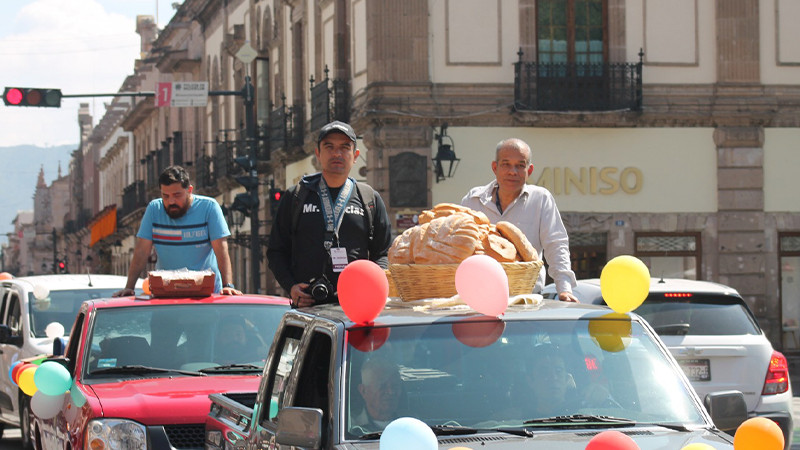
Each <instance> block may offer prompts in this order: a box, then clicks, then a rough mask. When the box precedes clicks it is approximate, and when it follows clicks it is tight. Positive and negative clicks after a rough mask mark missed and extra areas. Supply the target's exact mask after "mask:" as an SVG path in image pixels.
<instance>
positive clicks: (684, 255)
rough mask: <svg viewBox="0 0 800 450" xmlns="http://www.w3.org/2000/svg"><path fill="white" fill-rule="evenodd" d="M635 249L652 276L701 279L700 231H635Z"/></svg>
mask: <svg viewBox="0 0 800 450" xmlns="http://www.w3.org/2000/svg"><path fill="white" fill-rule="evenodd" d="M635 253H636V255H635V256H636V257H638V258H639V259H641V260H642V262H644V263H645V264H646V265H647V267H648V268H649V269H650V276H651V277H653V278H656V277H657V278H683V279H687V280H699V279H700V255H701V254H702V252H701V249H700V233H636V252H635Z"/></svg>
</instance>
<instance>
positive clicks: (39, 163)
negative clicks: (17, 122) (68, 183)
mask: <svg viewBox="0 0 800 450" xmlns="http://www.w3.org/2000/svg"><path fill="white" fill-rule="evenodd" d="M76 148H78V144H74V145H61V146H58V147H46V148H44V147H36V146H33V145H17V146H14V147H0V244H2V243H5V242H8V239H7V238H6V233H9V232H11V231H14V225H13V224H12V221H13V220H14V218H15V217H16V216H17V211H21V210H33V194H34V192H35V191H36V181H37V180H38V178H39V170H40V169H41V168H44V181H45V183H47V185H48V186H49V185H50V183H52V182H53V180H55V179H56V178H57V177H58V166H59V164H60V165H61V174H62V175H67V173H68V172H69V161H70V156H71V153H72V151H73V150H75V149H76Z"/></svg>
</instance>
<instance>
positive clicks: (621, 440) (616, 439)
mask: <svg viewBox="0 0 800 450" xmlns="http://www.w3.org/2000/svg"><path fill="white" fill-rule="evenodd" d="M586 450H639V446H638V445H636V441H634V440H633V439H631V437H630V436H628V435H627V434H623V433H620V432H619V431H616V430H607V431H603V432H602V433H598V434H597V435H596V436H595V437H593V438H592V439H591V440H590V441H589V443H588V444H586Z"/></svg>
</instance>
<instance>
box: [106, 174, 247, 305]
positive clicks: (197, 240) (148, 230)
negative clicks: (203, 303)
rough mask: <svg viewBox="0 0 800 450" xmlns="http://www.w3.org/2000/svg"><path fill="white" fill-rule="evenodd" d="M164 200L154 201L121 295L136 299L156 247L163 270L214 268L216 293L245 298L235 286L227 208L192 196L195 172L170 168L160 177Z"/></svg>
mask: <svg viewBox="0 0 800 450" xmlns="http://www.w3.org/2000/svg"><path fill="white" fill-rule="evenodd" d="M158 183H159V185H160V186H161V198H159V199H155V200H153V201H151V202H150V203H149V204H148V205H147V209H146V210H145V212H144V217H142V222H141V224H140V225H139V232H138V233H137V234H136V238H137V239H136V247H135V248H134V250H133V259H132V261H131V266H130V269H129V270H128V283H127V285H126V286H125V289H122V290H121V291H119V292H116V293H115V294H114V296H115V297H118V296H125V295H134V290H133V286H134V285H135V284H136V280H137V279H138V277H139V274H140V273H141V272H142V271H143V270H144V269H145V267H146V265H147V260H148V258H149V256H150V253H151V252H152V249H153V247H154V246H155V249H156V255H157V256H158V260H157V263H156V268H157V269H159V270H176V269H182V268H186V269H189V270H212V271H213V272H214V274H215V275H216V278H215V286H214V292H215V293H216V292H220V293H222V294H228V295H236V294H241V292H239V291H237V290H236V288H235V287H234V285H233V270H232V269H231V260H230V256H229V255H228V241H227V239H228V236H230V234H231V232H230V230H229V229H228V224H227V223H226V222H225V217H224V216H223V214H222V208H221V207H220V206H219V203H217V201H216V200H215V199H213V198H211V197H206V196H203V195H196V194H192V190H193V186H192V185H191V184H190V183H189V174H188V173H187V172H186V170H185V169H184V168H183V167H181V166H170V167H167V168H166V169H164V171H163V172H162V173H161V175H160V176H159V177H158Z"/></svg>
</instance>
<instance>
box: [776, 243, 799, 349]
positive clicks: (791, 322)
mask: <svg viewBox="0 0 800 450" xmlns="http://www.w3.org/2000/svg"><path fill="white" fill-rule="evenodd" d="M779 241H780V245H779V248H778V258H779V261H780V268H781V270H780V281H781V293H780V295H781V297H780V302H781V324H782V326H783V338H782V342H781V345H782V346H783V350H784V351H793V352H797V351H799V350H800V232H794V233H780V234H779Z"/></svg>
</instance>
